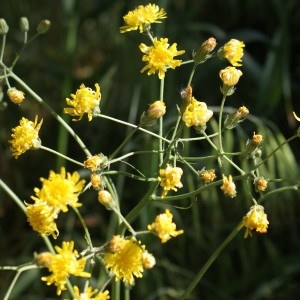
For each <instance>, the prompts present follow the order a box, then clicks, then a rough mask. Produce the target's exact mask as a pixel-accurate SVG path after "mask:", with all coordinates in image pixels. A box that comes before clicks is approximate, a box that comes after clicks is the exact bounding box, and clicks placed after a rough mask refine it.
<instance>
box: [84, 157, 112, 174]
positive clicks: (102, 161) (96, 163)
mask: <svg viewBox="0 0 300 300" xmlns="http://www.w3.org/2000/svg"><path fill="white" fill-rule="evenodd" d="M107 160H108V159H107V157H106V156H105V155H103V154H102V153H100V154H97V155H94V156H90V157H88V158H87V159H86V160H85V162H84V167H85V168H87V169H90V170H91V171H92V172H95V171H97V170H99V169H101V168H104V167H106V162H107Z"/></svg>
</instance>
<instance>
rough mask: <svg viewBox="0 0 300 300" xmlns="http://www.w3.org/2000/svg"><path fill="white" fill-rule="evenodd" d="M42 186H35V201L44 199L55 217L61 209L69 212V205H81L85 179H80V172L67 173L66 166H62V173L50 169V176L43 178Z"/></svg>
mask: <svg viewBox="0 0 300 300" xmlns="http://www.w3.org/2000/svg"><path fill="white" fill-rule="evenodd" d="M40 180H41V182H42V188H41V189H39V188H35V189H34V192H35V193H36V196H32V197H31V198H32V199H33V200H35V201H42V202H45V203H47V205H48V206H50V207H52V209H53V213H54V217H56V216H57V214H58V213H59V212H60V211H63V212H67V211H68V208H67V205H70V206H74V207H79V206H81V205H82V204H81V203H78V196H79V194H80V193H81V191H82V189H83V187H84V183H85V181H84V180H80V176H79V173H78V172H74V173H73V174H71V173H69V172H68V173H66V170H65V168H63V167H62V168H61V171H60V173H58V174H56V173H55V172H54V171H50V174H49V178H48V179H45V178H41V179H40Z"/></svg>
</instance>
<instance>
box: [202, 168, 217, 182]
mask: <svg viewBox="0 0 300 300" xmlns="http://www.w3.org/2000/svg"><path fill="white" fill-rule="evenodd" d="M198 176H199V180H200V181H203V182H204V183H209V182H212V181H214V180H215V179H216V178H217V176H216V173H215V170H214V169H210V170H205V169H203V170H201V171H199V172H198Z"/></svg>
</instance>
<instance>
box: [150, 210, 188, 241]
mask: <svg viewBox="0 0 300 300" xmlns="http://www.w3.org/2000/svg"><path fill="white" fill-rule="evenodd" d="M172 220H173V214H172V213H171V212H170V210H169V209H166V211H165V213H163V214H160V215H158V216H157V217H156V218H155V220H154V222H153V223H152V224H150V225H148V230H150V231H152V232H153V233H154V234H156V235H157V236H158V237H159V238H160V239H161V242H162V243H166V242H167V241H168V240H169V239H170V238H172V237H176V236H178V235H180V234H182V233H183V230H176V224H175V223H173V221H172Z"/></svg>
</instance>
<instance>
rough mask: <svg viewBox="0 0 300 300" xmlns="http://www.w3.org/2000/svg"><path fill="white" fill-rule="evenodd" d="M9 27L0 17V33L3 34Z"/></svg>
mask: <svg viewBox="0 0 300 300" xmlns="http://www.w3.org/2000/svg"><path fill="white" fill-rule="evenodd" d="M8 30H9V27H8V25H7V23H6V21H5V20H4V19H2V18H0V35H5V34H7V33H8Z"/></svg>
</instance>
